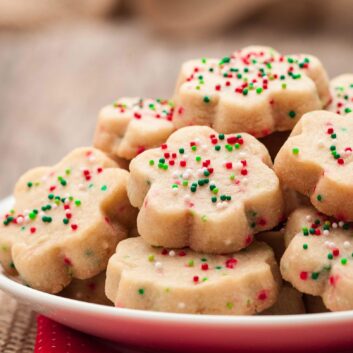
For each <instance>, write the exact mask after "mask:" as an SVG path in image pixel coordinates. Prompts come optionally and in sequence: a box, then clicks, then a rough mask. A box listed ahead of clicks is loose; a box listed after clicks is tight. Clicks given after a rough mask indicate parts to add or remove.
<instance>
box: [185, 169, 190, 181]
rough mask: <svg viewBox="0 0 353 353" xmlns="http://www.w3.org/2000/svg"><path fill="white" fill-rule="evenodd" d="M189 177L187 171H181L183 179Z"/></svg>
mask: <svg viewBox="0 0 353 353" xmlns="http://www.w3.org/2000/svg"><path fill="white" fill-rule="evenodd" d="M189 178H190V173H188V172H187V171H186V172H184V173H183V179H189Z"/></svg>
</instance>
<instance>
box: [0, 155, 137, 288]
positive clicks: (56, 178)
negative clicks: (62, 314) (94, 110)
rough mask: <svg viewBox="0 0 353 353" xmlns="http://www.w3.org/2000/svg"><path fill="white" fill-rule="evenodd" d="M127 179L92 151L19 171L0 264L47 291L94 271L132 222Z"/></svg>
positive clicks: (1, 235) (0, 243) (1, 236)
mask: <svg viewBox="0 0 353 353" xmlns="http://www.w3.org/2000/svg"><path fill="white" fill-rule="evenodd" d="M127 179H128V172H127V171H125V170H122V169H119V168H116V164H115V163H114V162H113V161H112V160H110V159H109V158H107V157H106V156H105V155H104V153H102V152H100V151H98V150H95V149H93V148H79V149H76V150H74V151H72V152H71V153H69V154H68V155H67V156H66V157H65V158H64V159H63V160H62V161H61V162H59V163H58V164H56V165H54V166H53V167H39V168H35V169H32V170H30V171H28V172H27V173H25V174H24V175H23V176H22V177H21V178H20V179H19V181H18V182H17V184H16V187H15V191H14V196H15V199H16V203H15V207H14V209H13V210H11V211H10V212H9V213H8V214H6V215H5V216H4V218H3V220H2V222H1V225H0V262H1V264H2V266H3V267H4V268H5V270H7V271H8V272H12V273H16V271H17V272H18V274H19V275H20V277H21V278H22V280H23V281H24V282H25V283H26V284H27V285H29V286H31V287H34V288H37V289H40V290H43V291H47V292H51V293H57V292H59V291H61V290H62V289H63V288H64V287H66V286H67V285H68V284H69V283H70V282H71V280H72V279H73V278H78V279H86V278H91V277H93V276H95V275H97V274H98V273H100V272H101V271H102V270H104V269H105V268H106V265H107V262H108V259H109V257H110V256H111V254H112V253H113V252H114V250H115V247H116V244H117V243H118V242H119V241H120V240H121V239H124V238H125V237H126V236H127V233H128V230H129V229H130V227H131V226H133V225H134V223H135V217H136V211H135V210H134V209H133V208H132V207H131V205H130V204H129V200H128V198H127V192H126V184H127Z"/></svg>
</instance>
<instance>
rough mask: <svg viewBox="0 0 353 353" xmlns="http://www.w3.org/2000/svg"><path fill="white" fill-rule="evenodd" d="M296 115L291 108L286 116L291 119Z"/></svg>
mask: <svg viewBox="0 0 353 353" xmlns="http://www.w3.org/2000/svg"><path fill="white" fill-rule="evenodd" d="M296 115H297V113H296V112H295V111H294V110H291V111H289V112H288V116H289V117H290V118H291V119H294V118H295V116H296Z"/></svg>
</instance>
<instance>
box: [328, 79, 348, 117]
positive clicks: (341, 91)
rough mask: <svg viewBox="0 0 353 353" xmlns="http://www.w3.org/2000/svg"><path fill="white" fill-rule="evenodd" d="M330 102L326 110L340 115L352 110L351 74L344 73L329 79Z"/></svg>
mask: <svg viewBox="0 0 353 353" xmlns="http://www.w3.org/2000/svg"><path fill="white" fill-rule="evenodd" d="M330 87H331V96H332V102H331V103H330V105H329V106H328V108H327V109H328V110H330V111H332V112H335V113H337V114H340V115H347V114H349V113H352V112H353V74H344V75H340V76H337V77H335V78H334V79H333V80H331V83H330Z"/></svg>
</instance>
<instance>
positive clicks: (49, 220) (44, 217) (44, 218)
mask: <svg viewBox="0 0 353 353" xmlns="http://www.w3.org/2000/svg"><path fill="white" fill-rule="evenodd" d="M52 220H53V219H52V218H51V217H49V216H43V217H42V221H43V222H44V223H51V222H52Z"/></svg>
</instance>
